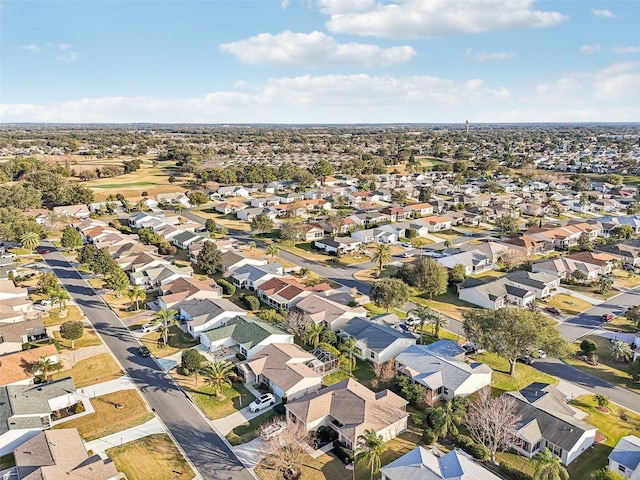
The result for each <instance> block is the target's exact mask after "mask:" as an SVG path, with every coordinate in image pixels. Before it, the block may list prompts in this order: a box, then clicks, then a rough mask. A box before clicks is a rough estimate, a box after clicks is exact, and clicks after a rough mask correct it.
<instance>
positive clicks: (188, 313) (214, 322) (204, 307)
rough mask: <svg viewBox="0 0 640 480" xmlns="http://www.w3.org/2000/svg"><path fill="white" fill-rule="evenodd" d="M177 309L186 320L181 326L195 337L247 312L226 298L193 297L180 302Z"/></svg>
mask: <svg viewBox="0 0 640 480" xmlns="http://www.w3.org/2000/svg"><path fill="white" fill-rule="evenodd" d="M175 309H176V310H177V311H178V315H179V318H180V319H181V320H183V321H184V322H185V323H184V324H181V326H180V328H182V329H183V330H184V331H186V332H188V333H189V334H190V335H191V336H192V337H194V338H198V336H199V335H200V333H202V332H206V331H207V330H211V329H212V328H215V327H217V326H218V325H220V324H222V323H224V322H225V321H226V320H229V319H231V318H233V317H235V316H238V315H245V314H246V313H247V312H245V311H244V310H243V309H241V308H240V307H238V306H237V305H236V304H235V303H233V302H231V301H229V300H227V299H225V298H192V299H190V300H185V301H183V302H180V303H178V304H177V305H175Z"/></svg>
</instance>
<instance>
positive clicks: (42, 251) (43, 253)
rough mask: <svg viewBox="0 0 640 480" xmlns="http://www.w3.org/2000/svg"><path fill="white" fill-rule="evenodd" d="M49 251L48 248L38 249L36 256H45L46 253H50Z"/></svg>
mask: <svg viewBox="0 0 640 480" xmlns="http://www.w3.org/2000/svg"><path fill="white" fill-rule="evenodd" d="M50 252H51V250H49V249H48V248H39V249H38V254H39V255H46V254H47V253H50Z"/></svg>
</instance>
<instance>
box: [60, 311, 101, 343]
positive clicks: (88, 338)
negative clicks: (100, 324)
mask: <svg viewBox="0 0 640 480" xmlns="http://www.w3.org/2000/svg"><path fill="white" fill-rule="evenodd" d="M63 320H64V321H66V320H67V319H66V318H65V319H63ZM63 323H64V322H63ZM53 338H54V339H55V340H56V341H57V342H58V345H60V346H61V347H62V348H69V349H70V348H71V340H66V339H64V338H62V337H61V336H60V332H59V331H55V332H53ZM101 344H102V340H100V338H99V337H98V335H97V334H96V332H95V330H94V329H93V328H91V327H84V333H83V334H82V337H80V338H79V339H77V340H76V341H75V343H74V348H82V347H95V346H96V345H101Z"/></svg>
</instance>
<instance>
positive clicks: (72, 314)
mask: <svg viewBox="0 0 640 480" xmlns="http://www.w3.org/2000/svg"><path fill="white" fill-rule="evenodd" d="M48 313H49V315H48V316H46V317H44V326H45V327H55V326H58V325H62V324H63V323H64V322H69V321H73V322H81V321H82V320H83V319H84V315H83V314H82V312H81V311H80V309H79V308H78V307H77V306H75V305H68V306H67V316H66V317H64V318H60V308H58V307H55V308H52V309H50V310H49V312H48Z"/></svg>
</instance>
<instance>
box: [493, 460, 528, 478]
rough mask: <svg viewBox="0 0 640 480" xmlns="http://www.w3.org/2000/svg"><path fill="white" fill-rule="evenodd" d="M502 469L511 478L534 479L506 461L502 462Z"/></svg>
mask: <svg viewBox="0 0 640 480" xmlns="http://www.w3.org/2000/svg"><path fill="white" fill-rule="evenodd" d="M500 471H501V472H502V473H504V474H505V475H506V476H507V477H509V478H511V480H533V479H532V478H531V475H529V474H527V473H524V472H521V471H520V470H517V469H515V468H513V467H511V466H510V465H507V464H505V463H501V464H500Z"/></svg>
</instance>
